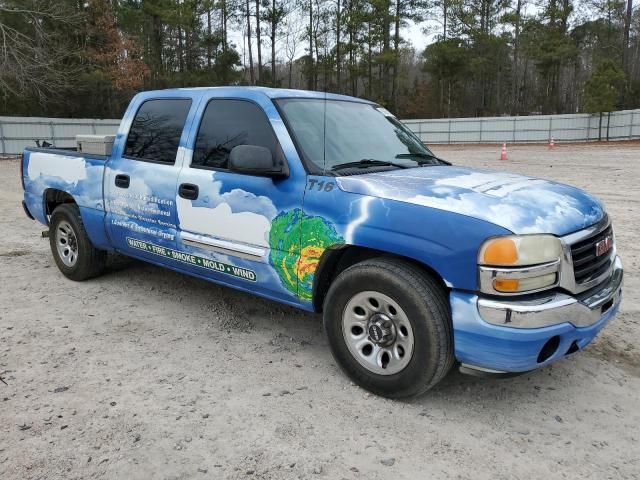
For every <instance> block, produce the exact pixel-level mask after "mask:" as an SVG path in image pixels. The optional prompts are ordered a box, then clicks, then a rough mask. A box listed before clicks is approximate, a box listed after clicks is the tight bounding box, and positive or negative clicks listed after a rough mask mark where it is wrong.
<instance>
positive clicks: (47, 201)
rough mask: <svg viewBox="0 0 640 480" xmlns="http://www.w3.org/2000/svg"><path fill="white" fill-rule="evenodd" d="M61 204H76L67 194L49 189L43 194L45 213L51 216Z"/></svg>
mask: <svg viewBox="0 0 640 480" xmlns="http://www.w3.org/2000/svg"><path fill="white" fill-rule="evenodd" d="M63 203H76V201H75V199H74V198H73V197H72V196H71V195H69V194H68V193H67V192H64V191H62V190H57V189H55V188H49V189H47V191H46V192H45V194H44V206H45V213H46V214H47V215H51V214H52V213H53V211H54V210H55V209H56V207H57V206H58V205H62V204H63Z"/></svg>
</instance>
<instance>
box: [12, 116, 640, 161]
mask: <svg viewBox="0 0 640 480" xmlns="http://www.w3.org/2000/svg"><path fill="white" fill-rule="evenodd" d="M404 123H405V124H406V125H407V126H408V127H409V128H410V129H411V130H413V131H414V132H415V133H416V134H417V135H418V136H419V137H420V139H421V140H422V141H423V142H425V143H427V144H436V143H502V142H509V143H546V142H548V141H549V140H550V139H551V138H553V139H554V140H555V141H557V142H558V141H559V142H589V141H598V140H632V139H640V109H638V110H622V111H619V112H611V113H603V114H595V115H591V114H584V113H581V114H573V115H535V116H529V117H483V118H447V119H429V120H405V121H404ZM119 125H120V120H116V119H114V120H99V119H63V118H34V117H0V154H2V155H14V154H19V153H21V152H22V150H24V148H25V147H27V146H36V142H37V141H39V142H42V141H46V142H49V143H52V144H54V145H56V146H57V147H75V136H76V135H78V134H89V135H91V134H96V135H113V134H115V133H116V131H117V130H118V126H119Z"/></svg>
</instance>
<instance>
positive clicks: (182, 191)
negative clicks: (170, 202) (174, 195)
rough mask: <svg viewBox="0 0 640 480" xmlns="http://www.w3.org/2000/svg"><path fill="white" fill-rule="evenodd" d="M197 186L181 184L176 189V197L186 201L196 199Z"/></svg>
mask: <svg viewBox="0 0 640 480" xmlns="http://www.w3.org/2000/svg"><path fill="white" fill-rule="evenodd" d="M198 192H199V189H198V186H197V185H194V184H193V183H182V184H181V185H180V187H179V188H178V195H180V196H181V197H182V198H186V199H187V200H195V199H196V198H198Z"/></svg>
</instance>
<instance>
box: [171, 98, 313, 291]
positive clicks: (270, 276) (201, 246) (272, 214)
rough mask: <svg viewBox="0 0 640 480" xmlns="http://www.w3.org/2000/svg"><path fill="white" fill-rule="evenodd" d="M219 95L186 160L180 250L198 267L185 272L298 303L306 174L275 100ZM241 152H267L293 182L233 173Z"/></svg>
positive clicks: (210, 101) (209, 104)
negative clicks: (241, 148) (245, 148)
mask: <svg viewBox="0 0 640 480" xmlns="http://www.w3.org/2000/svg"><path fill="white" fill-rule="evenodd" d="M219 95H223V92H221V93H220V94H216V93H214V94H213V95H212V96H211V97H209V98H207V99H206V101H205V99H203V101H202V102H201V105H200V108H199V110H200V112H199V114H198V115H197V118H200V119H201V121H200V123H199V124H197V123H194V125H193V127H192V130H193V132H192V134H191V138H190V140H189V145H190V146H192V150H190V151H189V153H191V158H185V161H184V167H183V169H182V171H181V172H180V176H179V180H178V197H177V199H176V203H177V216H178V240H177V242H178V250H180V251H181V252H186V253H189V254H191V255H192V257H191V260H192V261H194V262H195V264H194V265H188V264H185V265H184V268H185V269H189V270H190V271H192V272H193V273H197V274H199V275H202V276H206V277H208V278H210V279H213V280H216V281H220V282H224V283H227V284H231V285H234V286H237V287H239V288H241V289H244V290H250V291H252V292H255V293H260V294H263V295H266V296H269V297H272V298H277V299H279V300H281V301H285V302H288V303H298V275H297V262H298V260H299V251H300V245H299V239H300V234H299V228H298V227H296V226H295V225H294V224H295V222H296V221H301V220H302V217H303V213H302V200H303V195H304V188H305V181H306V176H305V172H304V170H303V169H302V167H301V164H300V162H299V160H298V159H297V154H295V153H294V152H295V148H294V147H293V144H292V142H291V139H290V138H289V136H288V134H287V132H286V129H285V128H284V126H283V124H282V121H281V120H280V117H279V114H278V112H277V110H276V109H275V106H274V105H273V103H272V102H271V100H270V99H268V98H266V97H264V98H261V97H262V96H257V95H256V96H255V97H254V98H252V99H248V98H226V97H220V96H219ZM276 130H278V132H277V133H276ZM238 145H255V146H261V147H266V148H268V149H269V150H270V151H271V153H272V155H274V156H280V157H281V158H283V159H284V160H285V161H287V160H288V163H289V168H290V176H289V177H288V178H280V179H272V178H266V177H260V176H254V175H248V174H240V173H235V172H232V171H230V170H229V169H228V163H229V154H230V152H231V150H232V149H233V148H234V147H235V146H238ZM285 151H286V152H287V155H285ZM294 155H295V157H294ZM292 157H293V158H292ZM296 160H297V161H296Z"/></svg>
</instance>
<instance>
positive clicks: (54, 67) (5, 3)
mask: <svg viewBox="0 0 640 480" xmlns="http://www.w3.org/2000/svg"><path fill="white" fill-rule="evenodd" d="M80 21H81V17H80V15H79V14H78V12H77V11H74V10H73V9H72V8H70V7H68V6H67V4H66V3H64V2H56V1H52V0H36V1H33V2H29V3H28V4H26V5H25V3H24V2H21V1H19V0H2V1H0V36H2V39H3V41H2V52H1V53H0V87H1V89H2V92H3V96H6V95H8V94H11V95H14V96H18V97H24V96H34V97H35V98H36V99H37V101H38V102H39V103H40V104H43V105H44V104H46V103H47V102H50V101H51V100H52V99H53V98H54V97H57V96H58V95H60V94H61V93H62V92H63V91H64V90H65V89H66V88H68V87H69V86H70V85H71V83H72V79H73V78H74V73H76V66H74V65H73V59H74V58H75V55H76V50H77V46H76V45H74V44H73V42H72V40H73V38H72V37H71V38H70V37H69V36H67V35H65V32H68V31H73V30H76V29H79V28H80Z"/></svg>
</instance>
